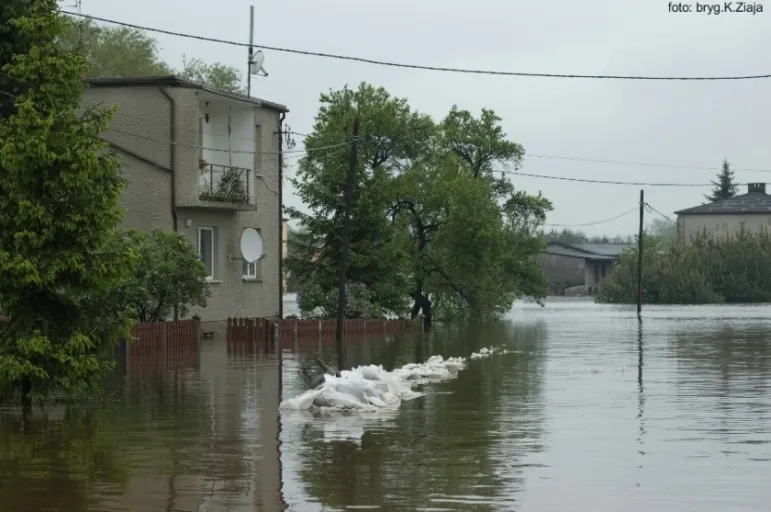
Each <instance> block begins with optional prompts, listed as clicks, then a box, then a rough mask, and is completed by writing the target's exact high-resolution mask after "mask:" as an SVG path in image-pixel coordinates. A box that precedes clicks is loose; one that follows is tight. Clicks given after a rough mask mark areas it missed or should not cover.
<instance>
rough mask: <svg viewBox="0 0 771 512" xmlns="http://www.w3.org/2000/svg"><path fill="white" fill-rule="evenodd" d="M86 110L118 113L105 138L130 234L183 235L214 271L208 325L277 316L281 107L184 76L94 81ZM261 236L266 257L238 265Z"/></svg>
mask: <svg viewBox="0 0 771 512" xmlns="http://www.w3.org/2000/svg"><path fill="white" fill-rule="evenodd" d="M87 82H88V85H89V88H88V89H87V90H86V92H85V94H84V103H85V105H95V104H101V105H102V106H104V107H113V106H115V107H117V111H116V113H115V114H114V116H113V120H112V122H111V124H110V128H109V130H108V132H107V133H105V134H104V138H105V139H106V140H107V141H108V142H109V143H110V146H111V147H112V149H113V150H114V151H115V152H116V153H117V154H118V155H119V156H120V157H121V158H122V160H123V162H124V168H123V175H124V177H125V178H126V179H127V181H128V185H127V186H126V188H125V190H124V193H123V198H122V205H123V207H124V208H125V209H126V217H125V220H124V222H123V227H124V228H133V229H142V230H151V229H156V228H162V229H168V230H172V231H176V232H179V233H183V234H184V235H185V236H187V237H188V238H189V239H190V240H191V242H192V243H193V245H194V246H195V247H196V248H197V250H198V253H199V257H200V258H201V260H202V261H203V263H204V266H205V267H206V270H207V272H208V277H207V280H208V281H209V284H210V290H211V297H210V298H209V301H208V306H207V307H206V308H194V309H193V310H192V311H191V312H190V315H193V314H198V315H200V316H201V318H202V320H203V321H221V320H224V319H226V318H228V317H257V316H263V317H271V316H276V315H278V314H279V307H280V303H281V278H280V270H279V268H280V261H281V258H282V257H283V247H282V246H283V244H282V238H283V222H282V216H281V198H280V197H279V191H280V186H279V184H280V182H281V169H280V167H279V153H280V143H279V141H280V136H279V134H280V133H281V122H282V119H283V116H284V115H285V113H286V112H287V111H288V109H287V108H286V107H284V106H283V105H278V104H275V103H271V102H267V101H263V100H259V99H256V98H249V97H246V96H242V95H238V94H231V93H226V92H223V91H218V90H216V89H211V88H208V87H205V86H202V85H200V84H197V83H195V82H191V81H189V80H185V79H182V78H179V77H174V76H169V77H140V78H97V79H89V80H87ZM246 228H254V229H256V230H257V231H258V232H259V233H260V235H261V237H262V241H263V254H264V255H263V257H262V259H260V260H259V261H257V262H255V263H252V264H249V263H247V262H246V261H245V260H243V259H242V258H241V251H240V237H241V233H242V232H243V230H244V229H246Z"/></svg>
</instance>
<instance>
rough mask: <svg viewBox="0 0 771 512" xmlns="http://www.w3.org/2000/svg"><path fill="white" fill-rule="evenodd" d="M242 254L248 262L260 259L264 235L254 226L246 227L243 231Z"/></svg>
mask: <svg viewBox="0 0 771 512" xmlns="http://www.w3.org/2000/svg"><path fill="white" fill-rule="evenodd" d="M241 256H242V257H243V259H244V260H246V262H247V263H254V262H255V261H258V260H260V259H261V258H262V257H263V256H264V254H263V253H262V237H261V236H260V233H258V232H257V230H256V229H254V228H246V229H244V230H243V232H242V233H241Z"/></svg>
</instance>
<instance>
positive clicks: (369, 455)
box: [0, 300, 771, 512]
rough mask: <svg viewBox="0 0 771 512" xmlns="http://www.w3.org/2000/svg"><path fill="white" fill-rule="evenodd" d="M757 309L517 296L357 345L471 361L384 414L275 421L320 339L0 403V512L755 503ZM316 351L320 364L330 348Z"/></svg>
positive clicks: (768, 405)
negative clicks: (494, 320) (35, 406)
mask: <svg viewBox="0 0 771 512" xmlns="http://www.w3.org/2000/svg"><path fill="white" fill-rule="evenodd" d="M770 328H771V308H769V307H767V306H725V307H723V306H721V307H646V308H645V312H644V321H643V323H642V328H639V325H638V322H637V319H636V317H635V315H634V312H633V310H632V309H630V308H624V307H612V306H601V305H595V304H593V303H591V302H587V301H581V300H563V301H557V300H554V301H550V302H548V303H547V307H546V308H540V307H539V306H537V305H535V304H526V303H520V304H517V305H516V306H515V308H514V309H513V311H512V312H511V314H510V315H509V319H508V321H507V322H503V323H499V324H495V325H488V326H479V327H474V328H469V329H454V330H448V331H439V332H437V333H434V334H433V335H431V336H429V337H424V338H422V339H421V338H420V337H414V336H413V337H412V338H410V337H402V338H397V339H390V340H377V341H373V342H356V343H354V344H352V345H351V347H350V348H349V353H348V357H349V358H350V360H352V361H353V362H354V363H370V362H374V363H382V364H384V365H385V366H386V367H393V366H394V365H401V364H404V363H407V362H412V361H415V360H420V359H425V358H427V357H429V356H430V355H432V354H442V355H444V356H458V355H463V356H468V355H469V354H470V353H471V352H472V351H473V350H475V349H478V348H480V347H482V346H490V345H500V346H505V347H507V348H508V349H509V350H513V351H516V352H517V353H514V354H507V355H498V356H493V357H492V358H490V359H483V360H474V361H471V362H470V365H469V368H468V369H466V370H464V371H462V372H460V374H459V376H458V378H457V379H455V380H451V381H447V382H445V383H442V384H438V385H435V386H433V387H430V388H429V389H430V390H431V393H430V394H429V395H428V396H425V397H423V398H419V399H417V400H415V401H412V402H407V403H404V404H403V405H402V408H401V409H400V410H399V411H398V412H397V413H395V414H390V415H384V416H382V417H378V418H375V419H370V420H367V422H366V423H365V422H363V421H362V420H361V419H360V418H358V417H356V416H351V417H347V418H343V419H340V420H337V421H326V422H324V421H321V420H318V421H312V422H307V421H306V422H299V421H296V420H292V421H289V420H283V421H282V420H281V419H280V417H279V415H278V414H277V412H276V407H277V405H278V400H279V376H281V378H282V379H281V380H282V381H283V391H282V393H283V396H284V397H288V396H294V395H295V394H297V393H298V392H299V391H300V387H299V379H298V377H297V369H298V366H299V365H300V364H301V363H302V361H304V360H307V359H309V358H311V357H313V356H314V355H315V354H316V353H317V352H318V349H317V348H315V345H314V344H305V345H303V346H299V347H298V351H297V352H296V353H291V352H288V351H287V352H285V353H283V354H282V356H281V361H279V358H278V356H276V355H273V354H263V355H260V354H253V355H241V356H236V355H233V354H231V355H228V354H227V351H226V348H225V344H224V343H223V342H222V341H221V340H217V339H213V340H206V341H205V342H204V343H205V345H204V347H203V348H202V362H201V369H200V371H191V372H187V373H182V374H178V375H174V374H170V375H168V374H167V375H166V376H165V377H164V378H163V379H162V380H158V379H153V378H147V379H145V380H143V381H142V380H138V379H130V380H128V381H127V382H125V383H124V384H121V385H119V386H118V387H117V388H115V391H114V393H113V395H112V396H111V399H110V400H109V401H108V402H107V403H106V404H99V405H92V406H90V407H87V406H83V405H77V406H75V405H71V406H63V405H62V406H56V407H49V408H48V409H47V410H46V412H45V413H42V412H39V411H38V412H36V413H35V414H34V415H33V416H32V417H31V418H28V419H27V420H26V421H22V420H21V416H20V415H19V413H18V412H17V411H14V410H5V411H2V412H0V511H5V510H8V511H13V512H32V511H43V510H51V511H54V510H56V511H61V512H75V511H105V512H114V511H132V512H134V511H136V512H155V511H164V512H166V511H175V512H177V511H196V512H198V511H201V512H215V511H217V512H219V511H223V512H224V511H228V512H240V511H263V510H264V511H272V510H285V509H289V510H297V511H321V510H389V511H411V510H432V511H440V510H464V511H486V510H501V511H508V510H513V511H533V512H547V511H560V512H562V511H580V512H583V511H587V512H588V511H591V512H604V511H607V512H616V511H619V510H624V511H627V512H638V511H639V512H648V511H652V510H655V511H678V512H682V511H699V512H729V511H733V510H745V511H761V510H763V511H766V510H768V509H769V503H771V487H769V482H771V344H769V340H768V338H769V337H768V336H767V334H766V333H768V332H771V331H770ZM323 357H325V358H327V359H328V360H333V356H332V354H329V353H325V354H323Z"/></svg>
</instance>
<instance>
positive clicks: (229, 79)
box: [179, 57, 246, 94]
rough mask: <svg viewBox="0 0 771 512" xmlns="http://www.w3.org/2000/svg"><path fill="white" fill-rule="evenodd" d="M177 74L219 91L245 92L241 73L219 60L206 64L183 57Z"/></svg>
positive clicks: (199, 60)
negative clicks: (180, 68)
mask: <svg viewBox="0 0 771 512" xmlns="http://www.w3.org/2000/svg"><path fill="white" fill-rule="evenodd" d="M179 75H180V76H182V77H184V78H187V79H189V80H192V81H194V82H198V83H200V84H206V85H208V86H210V87H213V88H215V89H219V90H221V91H227V92H234V93H238V94H246V90H245V89H244V87H243V85H242V83H241V73H240V72H239V71H238V70H237V69H236V68H234V67H232V66H226V65H225V64H220V63H219V62H217V63H214V64H206V63H205V62H203V61H202V60H201V59H191V60H187V58H184V57H183V59H182V70H181V71H179Z"/></svg>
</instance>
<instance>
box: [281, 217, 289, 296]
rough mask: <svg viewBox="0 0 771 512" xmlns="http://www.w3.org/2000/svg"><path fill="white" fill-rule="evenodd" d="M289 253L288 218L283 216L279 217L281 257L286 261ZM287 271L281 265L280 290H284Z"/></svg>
mask: <svg viewBox="0 0 771 512" xmlns="http://www.w3.org/2000/svg"><path fill="white" fill-rule="evenodd" d="M288 255H289V219H288V218H286V217H284V218H282V219H281V257H282V258H283V260H284V261H286V258H287V256H288ZM288 276H289V273H288V272H287V269H286V265H284V266H283V272H282V276H281V279H283V280H284V287H283V288H282V290H284V292H286V283H287V277H288Z"/></svg>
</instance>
